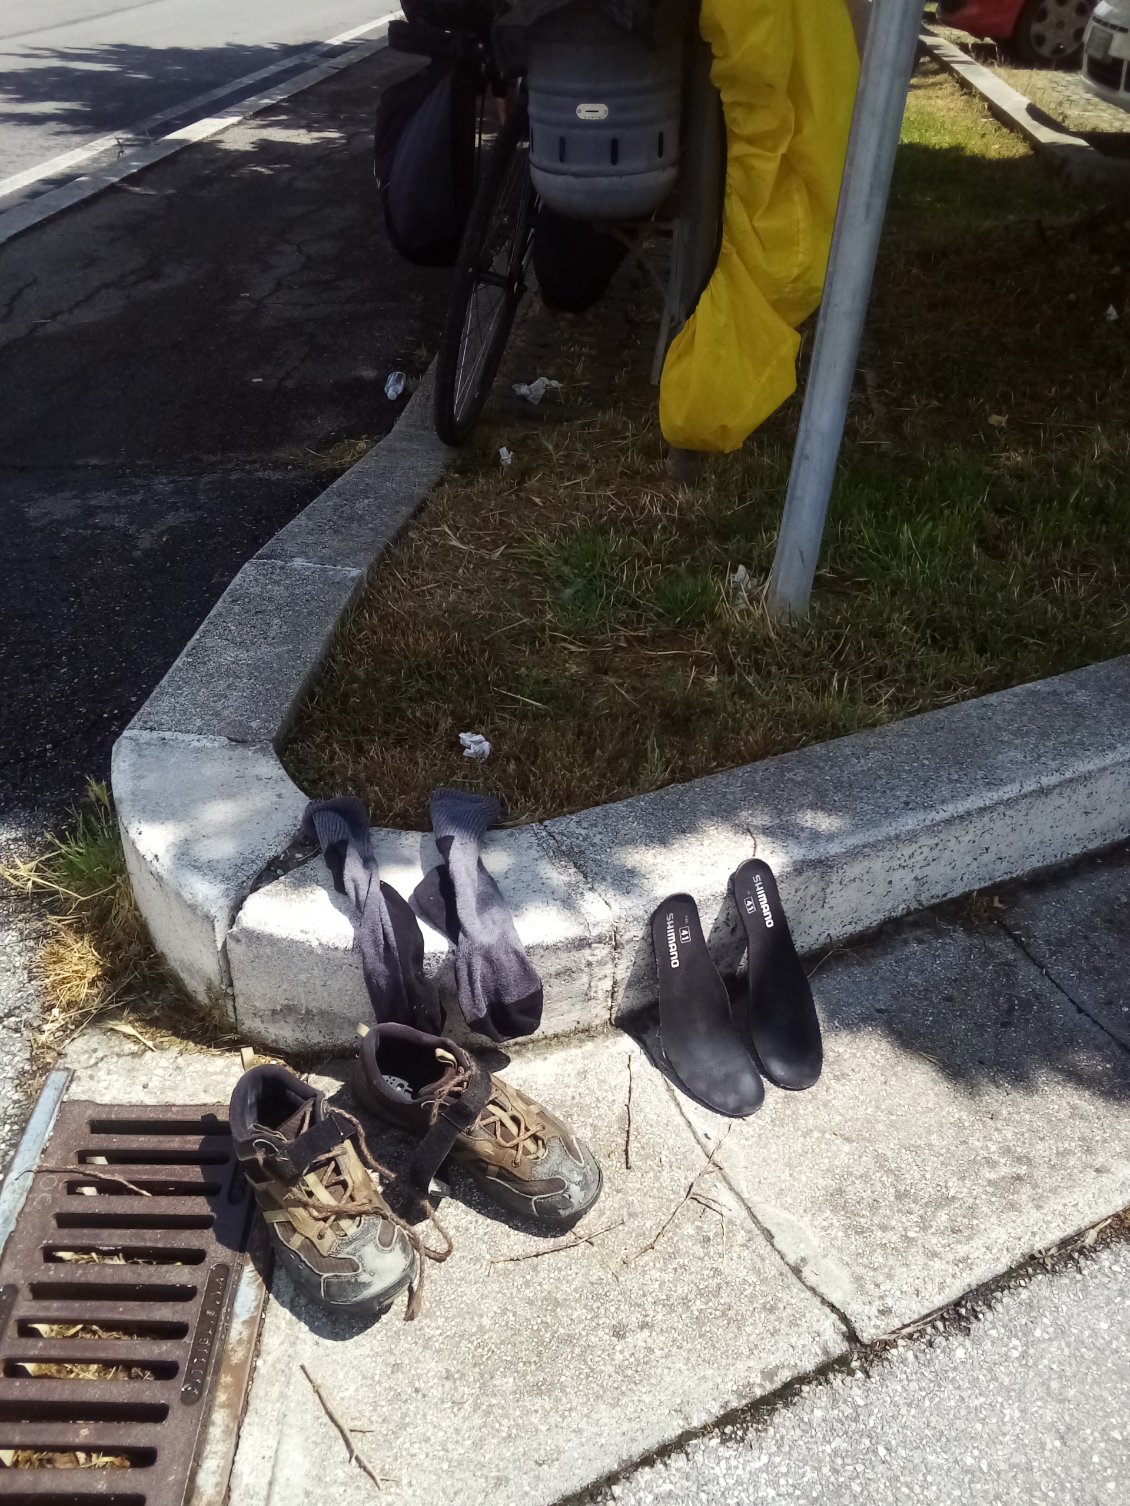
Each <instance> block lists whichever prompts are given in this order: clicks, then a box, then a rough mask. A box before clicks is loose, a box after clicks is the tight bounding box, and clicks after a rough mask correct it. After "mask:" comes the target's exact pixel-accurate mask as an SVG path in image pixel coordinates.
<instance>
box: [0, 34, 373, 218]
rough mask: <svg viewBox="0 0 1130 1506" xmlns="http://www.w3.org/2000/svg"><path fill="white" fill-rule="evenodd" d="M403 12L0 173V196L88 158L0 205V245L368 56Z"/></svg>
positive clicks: (16, 191) (18, 189)
mask: <svg viewBox="0 0 1130 1506" xmlns="http://www.w3.org/2000/svg"><path fill="white" fill-rule="evenodd" d="M401 14H402V12H400V11H392V12H390V13H389V14H388V15H387V16H383V17H382V18H381V20H379V21H369V22H366V24H365V25H364V26H355V27H353V29H352V30H350V31H344V32H342V33H341V34H340V35H339V36H336V37H331V38H330V39H329V41H327V42H320V43H319V44H318V46H317V47H312V48H310V49H309V50H308V51H306V52H299V53H292V54H291V56H290V57H288V58H285V59H281V60H280V61H279V62H277V63H272V64H270V65H269V66H268V67H266V68H260V69H259V70H258V71H257V72H255V73H248V74H246V75H245V76H244V77H243V78H240V79H233V80H232V82H231V83H229V84H225V85H223V86H222V87H220V88H216V89H211V90H209V91H208V92H207V93H206V94H198V95H196V96H194V97H193V98H192V99H188V100H184V101H182V102H181V103H180V104H179V105H177V106H176V107H175V108H173V109H170V110H166V111H165V112H164V113H163V114H161V115H153V116H150V117H149V118H148V119H147V120H143V121H140V122H138V123H137V124H136V125H133V126H130V127H129V128H128V129H124V130H122V131H119V132H118V133H116V134H115V135H111V136H100V137H99V138H98V139H97V140H96V141H91V142H88V143H87V145H86V146H84V147H78V148H76V150H75V151H73V152H64V153H62V155H60V156H58V157H52V158H51V159H50V160H49V161H47V162H43V163H40V164H38V165H37V166H36V167H33V168H28V169H27V170H26V171H24V172H22V173H16V174H15V175H14V176H13V177H10V178H4V179H0V198H2V197H5V196H6V195H9V194H13V193H18V192H20V190H21V189H24V188H29V187H31V186H33V185H34V184H35V183H37V182H41V181H43V180H44V179H46V178H52V177H55V176H57V175H58V174H59V173H60V172H65V171H66V170H67V169H68V168H70V167H77V166H79V165H80V164H82V163H84V162H86V163H89V164H90V167H89V168H88V170H87V171H86V172H84V173H83V174H82V175H81V176H79V177H76V178H73V179H72V180H71V181H70V182H69V183H64V184H61V185H60V186H59V187H58V188H54V189H48V190H47V191H46V192H45V193H42V194H39V195H38V196H37V197H34V198H31V199H28V200H25V201H23V202H21V203H19V204H16V205H13V207H12V208H11V209H8V210H5V211H3V212H2V213H0V245H3V244H4V242H5V241H9V240H11V239H12V237H13V236H16V235H19V234H21V233H22V232H23V231H25V230H30V229H31V228H32V227H33V226H34V225H38V224H41V223H42V222H43V221H44V220H47V219H50V218H52V217H53V216H54V215H56V214H60V213H61V212H62V211H63V210H64V209H69V208H71V206H72V205H74V204H79V203H81V202H82V201H83V200H84V199H89V198H92V197H93V196H94V195H95V194H97V193H101V192H102V190H103V189H105V188H109V187H111V186H112V185H113V184H115V183H120V182H122V180H123V179H125V178H128V177H131V176H132V175H133V174H134V173H136V172H140V171H141V169H142V168H145V167H149V166H151V165H152V164H153V163H154V162H159V161H161V159H162V158H164V157H169V156H171V155H172V154H173V153H174V152H178V151H181V150H182V149H183V148H184V147H186V146H191V145H192V144H193V143H194V142H197V141H205V140H207V139H208V138H209V137H210V136H216V135H218V134H219V133H220V132H221V131H225V130H227V128H228V127H229V126H233V125H236V124H238V122H239V121H241V120H246V119H247V117H248V116H249V115H255V114H257V113H258V112H259V111H260V110H265V109H267V108H269V106H271V105H273V104H277V103H278V102H279V101H280V100H284V99H288V98H289V97H290V96H291V95H292V94H298V93H301V91H302V90H303V89H309V88H310V87H311V86H312V85H314V84H316V83H319V82H321V80H322V79H324V78H329V77H330V76H331V75H332V74H334V73H338V72H340V71H341V70H342V69H343V68H347V67H350V66H351V65H352V64H354V63H359V62H361V61H362V60H363V59H364V58H367V57H371V56H372V54H373V53H374V52H379V51H380V50H381V48H383V47H385V46H386V45H387V40H388V25H389V22H390V21H394V20H398V19H399V18H400V16H401ZM363 38H369V40H367V41H366V40H363ZM343 46H348V48H349V50H348V51H347V52H345V53H343V54H342V55H341V56H339V57H335V58H331V59H328V60H327V61H326V62H323V63H320V64H317V65H316V66H315V67H313V68H309V69H307V70H305V71H304V72H302V73H299V74H297V75H296V76H294V77H293V78H288V79H287V80H286V81H285V82H284V83H281V84H276V85H275V86H274V88H271V89H267V90H265V91H263V92H262V93H259V94H255V95H252V96H250V97H249V98H246V97H245V98H243V99H240V100H237V101H236V102H235V103H233V104H231V105H228V106H227V107H226V108H225V109H223V110H220V111H219V112H218V113H216V114H215V115H208V116H205V117H204V118H203V119H201V120H194V121H193V122H192V123H191V124H190V125H186V126H181V127H180V129H179V130H176V131H170V132H168V133H167V134H166V135H164V136H158V137H157V138H156V139H145V140H143V139H142V138H152V132H153V131H154V130H155V129H156V128H158V127H159V126H161V125H163V124H166V123H167V122H168V121H170V120H176V119H177V118H179V117H180V116H182V115H184V114H185V113H186V111H189V110H193V109H199V108H200V107H201V106H202V105H206V104H210V103H211V102H212V101H213V100H216V99H223V98H224V97H225V96H227V95H229V94H232V93H234V92H235V91H236V90H238V89H240V88H244V87H246V86H247V85H249V84H254V83H260V82H262V81H263V80H264V79H266V78H270V77H272V76H273V75H274V74H276V73H282V72H284V71H287V70H290V69H293V68H295V67H296V66H301V64H302V63H303V62H312V61H313V60H314V59H315V58H319V57H323V56H324V55H325V54H326V53H327V52H330V51H332V50H333V49H335V48H338V47H343ZM131 138H136V139H137V144H136V145H129V144H128V143H129V142H130V139H131Z"/></svg>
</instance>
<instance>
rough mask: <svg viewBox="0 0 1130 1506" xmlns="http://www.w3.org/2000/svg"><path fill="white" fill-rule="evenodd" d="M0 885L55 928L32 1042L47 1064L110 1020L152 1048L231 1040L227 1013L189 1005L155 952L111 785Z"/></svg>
mask: <svg viewBox="0 0 1130 1506" xmlns="http://www.w3.org/2000/svg"><path fill="white" fill-rule="evenodd" d="M0 878H2V879H4V880H5V881H6V882H7V883H9V884H11V885H12V886H13V887H14V888H16V889H19V890H20V891H21V892H22V893H24V894H25V895H26V896H28V897H29V898H32V899H34V900H36V901H38V902H39V905H40V907H41V913H42V916H43V921H44V925H45V934H44V937H43V941H42V945H41V946H40V948H39V950H38V953H37V957H36V963H35V968H36V982H37V984H38V985H39V988H40V992H41V994H42V998H43V1011H42V1017H41V1019H40V1021H39V1024H38V1026H37V1028H36V1031H35V1034H34V1037H33V1039H32V1047H33V1051H34V1053H35V1056H36V1058H37V1060H38V1061H39V1062H40V1063H44V1062H47V1061H50V1060H53V1059H54V1058H55V1057H56V1056H57V1055H58V1053H59V1052H60V1051H61V1050H62V1048H63V1047H64V1046H65V1045H66V1043H67V1042H68V1041H69V1040H70V1039H71V1038H72V1037H73V1036H74V1035H77V1033H78V1032H79V1031H80V1030H81V1029H82V1028H83V1027H84V1026H85V1025H88V1024H90V1023H91V1021H93V1020H96V1019H99V1018H103V1017H105V1018H107V1019H108V1020H109V1021H110V1023H112V1024H114V1025H116V1027H117V1028H118V1029H120V1030H122V1031H123V1033H126V1034H128V1035H131V1036H133V1037H135V1038H137V1039H139V1040H140V1041H142V1042H143V1043H144V1044H148V1045H152V1046H156V1045H158V1044H160V1043H161V1042H162V1041H165V1040H172V1039H177V1040H180V1039H182V1038H184V1037H186V1036H187V1037H190V1038H192V1039H194V1040H195V1041H196V1042H198V1043H200V1044H219V1043H220V1042H221V1041H222V1040H225V1039H228V1038H229V1037H227V1036H226V1035H225V1032H224V1030H223V1027H222V1026H221V1025H220V1024H219V1022H218V1021H219V1016H218V1012H217V1011H212V1010H209V1009H206V1008H203V1007H202V1006H200V1005H199V1004H197V1003H196V1002H195V1001H194V1000H191V999H189V998H188V997H187V996H186V995H185V994H184V993H183V992H182V991H181V990H180V989H179V987H178V986H177V985H176V983H175V982H174V981H173V979H172V978H171V976H170V975H169V973H168V971H167V969H166V968H165V966H164V964H163V963H162V961H161V959H160V957H158V955H157V953H156V952H155V951H154V949H153V944H152V942H151V941H150V939H149V933H148V931H147V930H146V927H145V922H144V920H143V919H142V917H141V912H140V911H139V910H138V908H137V905H136V903H135V902H134V898H133V890H132V889H131V887H130V881H129V875H128V874H127V872H126V864H125V854H124V852H123V850H122V839H121V833H120V832H119V830H118V822H117V818H116V816H115V814H114V808H113V802H112V801H111V798H110V792H109V790H108V789H107V787H106V785H105V784H100V783H98V782H97V781H95V780H91V781H90V782H89V783H88V785H87V790H86V796H85V799H84V800H83V801H82V802H81V803H80V804H79V805H78V806H77V807H76V808H75V809H74V810H73V811H72V813H71V816H70V819H69V820H68V821H67V822H66V823H65V825H64V827H63V828H62V830H61V831H59V832H56V833H47V834H46V835H45V836H44V838H43V843H42V848H41V851H40V852H39V854H38V855H37V856H35V857H33V858H31V859H27V860H24V861H21V862H17V863H15V864H13V865H12V866H11V867H10V868H0Z"/></svg>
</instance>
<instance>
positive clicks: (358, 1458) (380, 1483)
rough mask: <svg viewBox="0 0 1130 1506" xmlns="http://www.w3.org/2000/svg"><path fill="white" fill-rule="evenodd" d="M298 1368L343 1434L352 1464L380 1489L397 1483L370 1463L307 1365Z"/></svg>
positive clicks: (326, 1412)
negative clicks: (383, 1475) (382, 1476)
mask: <svg viewBox="0 0 1130 1506" xmlns="http://www.w3.org/2000/svg"><path fill="white" fill-rule="evenodd" d="M298 1368H299V1369H300V1370H301V1371H302V1374H303V1375H304V1376H305V1377H306V1379H307V1380H308V1381H309V1382H310V1387H311V1389H312V1390H313V1392H314V1395H315V1396H316V1397H317V1398H318V1400H319V1401H320V1402H321V1404H322V1410H323V1412H325V1414H326V1416H327V1417H328V1418H329V1420H330V1421H331V1422H332V1423H333V1425H334V1427H335V1428H337V1430H338V1432H339V1433H340V1434H341V1437H342V1441H343V1442H344V1444H345V1446H346V1448H347V1449H348V1450H349V1462H350V1464H356V1465H357V1468H358V1469H360V1470H361V1471H362V1473H364V1474H366V1475H368V1477H369V1479H370V1480H372V1482H373V1484H374V1485H375V1486H376V1487H377V1489H378V1490H383V1489H384V1487H385V1486H386V1485H395V1484H396V1481H395V1480H394V1479H393V1478H392V1477H391V1476H389V1475H386V1476H385V1477H384V1478H383V1479H382V1478H381V1476H380V1475H378V1474H377V1472H376V1470H375V1469H374V1468H373V1466H372V1465H371V1464H370V1463H369V1461H368V1460H367V1459H366V1458H365V1455H364V1454H363V1453H362V1452H361V1450H360V1449H359V1448H358V1447H357V1445H356V1443H355V1442H354V1441H353V1434H352V1432H351V1431H350V1430H349V1428H347V1427H346V1425H345V1423H344V1422H342V1420H341V1418H340V1417H339V1416H338V1415H337V1413H336V1412H335V1411H334V1408H333V1403H332V1402H331V1401H330V1399H329V1397H328V1396H327V1395H326V1393H325V1391H323V1390H322V1388H321V1386H320V1385H319V1384H318V1382H317V1381H316V1380H315V1379H314V1377H313V1376H312V1375H311V1374H310V1372H309V1370H307V1368H306V1366H305V1365H301V1364H300V1365H299V1367H298Z"/></svg>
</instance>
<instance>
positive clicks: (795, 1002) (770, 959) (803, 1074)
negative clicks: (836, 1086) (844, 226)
mask: <svg viewBox="0 0 1130 1506" xmlns="http://www.w3.org/2000/svg"><path fill="white" fill-rule="evenodd" d="M730 888H731V889H732V890H733V894H734V902H735V903H736V905H737V907H738V915H739V916H740V917H741V921H742V924H743V926H744V927H745V933H746V941H747V942H748V945H749V1033H750V1038H751V1040H752V1042H753V1050H754V1054H755V1056H756V1058H757V1063H758V1066H759V1067H760V1068H761V1070H762V1071H763V1072H764V1073H765V1075H766V1077H768V1078H769V1080H770V1082H773V1083H776V1085H777V1086H778V1087H779V1088H810V1087H811V1086H812V1084H813V1083H814V1082H815V1081H816V1079H817V1078H818V1077H819V1076H820V1069H821V1067H822V1066H823V1063H824V1047H823V1043H822V1041H821V1039H820V1021H819V1019H818V1018H817V1016H816V1006H815V1004H814V1003H813V1002H812V990H811V988H810V987H809V986H808V979H807V977H806V976H805V972H804V967H803V965H802V964H801V960H800V958H799V957H798V956H797V951H796V947H795V946H794V945H793V938H792V936H791V935H790V933H789V923H788V920H787V919H786V918H785V911H784V907H783V906H782V904H781V896H780V894H779V893H778V892H777V881H776V879H775V878H774V877H773V870H772V869H771V868H770V867H769V864H768V863H763V862H761V861H760V859H758V858H751V859H750V860H749V862H747V863H743V864H742V865H741V867H740V868H739V869H738V870H737V872H736V873H735V874H734V875H733V877H732V878H731V879H730Z"/></svg>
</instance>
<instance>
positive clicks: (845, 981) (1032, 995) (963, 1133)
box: [649, 918, 1130, 1341]
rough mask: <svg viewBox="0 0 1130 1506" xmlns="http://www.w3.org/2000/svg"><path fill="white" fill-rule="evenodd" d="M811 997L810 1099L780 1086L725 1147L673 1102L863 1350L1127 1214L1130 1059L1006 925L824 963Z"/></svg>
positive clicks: (898, 930) (916, 930)
mask: <svg viewBox="0 0 1130 1506" xmlns="http://www.w3.org/2000/svg"><path fill="white" fill-rule="evenodd" d="M813 992H814V994H815V996H816V1002H817V1008H818V1009H819V1011H820V1015H821V1020H822V1022H823V1028H824V1039H825V1066H824V1073H823V1076H822V1078H821V1080H820V1082H819V1083H818V1084H817V1085H816V1086H815V1087H814V1088H812V1089H810V1090H809V1091H807V1092H805V1093H782V1092H780V1091H778V1090H776V1089H774V1088H772V1087H769V1088H768V1089H767V1096H766V1102H765V1106H764V1107H763V1109H762V1110H761V1111H760V1112H759V1113H758V1114H757V1115H755V1116H754V1117H753V1118H752V1119H750V1120H746V1121H742V1122H738V1123H736V1124H735V1125H734V1126H733V1128H732V1129H730V1131H729V1133H728V1134H727V1129H728V1121H726V1120H722V1119H720V1118H719V1117H718V1116H717V1115H714V1114H711V1113H710V1112H709V1111H707V1110H705V1109H703V1108H701V1107H699V1106H698V1105H697V1104H695V1103H692V1102H691V1100H689V1099H688V1098H686V1097H685V1096H684V1095H683V1094H681V1093H679V1094H676V1093H675V1090H674V1089H673V1088H672V1089H670V1091H671V1093H672V1097H673V1099H675V1100H677V1102H678V1104H679V1107H680V1109H681V1110H682V1111H683V1113H684V1114H685V1115H686V1117H687V1119H688V1121H689V1122H690V1123H691V1124H692V1125H693V1126H694V1128H695V1130H696V1132H697V1134H698V1136H699V1138H700V1141H701V1143H702V1145H703V1146H704V1148H706V1149H708V1150H714V1149H717V1159H718V1162H719V1164H720V1165H721V1166H722V1167H723V1169H724V1170H725V1172H726V1175H727V1177H728V1178H729V1179H730V1180H731V1182H732V1184H733V1186H734V1187H735V1189H736V1190H737V1191H738V1193H739V1194H740V1195H741V1197H742V1199H743V1201H744V1203H745V1205H746V1207H747V1208H748V1209H749V1210H750V1211H751V1213H752V1214H753V1216H754V1218H755V1219H756V1220H757V1222H758V1224H759V1225H760V1226H761V1227H762V1228H763V1229H764V1230H765V1231H766V1233H767V1235H768V1236H769V1237H770V1239H771V1240H772V1241H773V1243H774V1244H775V1246H776V1247H777V1249H778V1250H779V1251H780V1252H781V1254H782V1255H783V1256H784V1257H785V1259H787V1260H788V1262H789V1264H790V1265H791V1266H792V1267H793V1269H794V1270H796V1271H797V1273H798V1274H799V1275H800V1276H801V1277H802V1278H803V1279H804V1280H805V1282H806V1283H808V1284H809V1285H810V1286H811V1287H812V1289H813V1290H814V1291H817V1292H819V1293H820V1294H821V1295H822V1296H823V1297H824V1298H825V1299H826V1300H827V1301H828V1302H830V1303H832V1304H833V1306H834V1307H835V1308H836V1309H837V1311H839V1312H841V1313H842V1314H843V1315H844V1317H845V1318H846V1320H847V1321H848V1322H849V1323H850V1324H851V1326H852V1328H853V1330H854V1331H855V1333H856V1334H857V1335H858V1336H859V1337H860V1338H861V1339H863V1340H865V1341H868V1340H872V1339H876V1338H879V1337H881V1336H882V1335H884V1334H887V1333H890V1332H891V1331H892V1330H894V1329H896V1328H898V1327H900V1326H901V1325H903V1324H906V1323H909V1322H911V1321H912V1320H914V1319H916V1318H919V1317H921V1316H922V1315H923V1314H924V1313H928V1312H931V1311H933V1310H934V1309H935V1308H938V1307H941V1306H943V1305H944V1304H946V1303H948V1302H951V1301H953V1300H954V1299H955V1298H957V1297H959V1296H960V1295H961V1294H962V1293H964V1292H966V1291H968V1290H970V1289H971V1288H972V1287H975V1286H977V1285H979V1284H980V1283H981V1282H984V1281H987V1280H989V1279H990V1278H991V1277H993V1276H996V1275H997V1274H998V1273H999V1272H1001V1271H1003V1270H1007V1269H1008V1268H1010V1267H1011V1266H1013V1265H1015V1264H1017V1263H1018V1262H1019V1261H1020V1260H1022V1259H1023V1258H1024V1257H1025V1256H1027V1255H1028V1254H1030V1253H1031V1252H1033V1251H1035V1250H1038V1249H1042V1248H1044V1247H1046V1246H1048V1245H1050V1244H1053V1243H1055V1242H1056V1241H1057V1240H1059V1239H1062V1238H1064V1237H1066V1236H1067V1235H1069V1234H1072V1233H1074V1232H1075V1231H1076V1230H1078V1229H1081V1228H1084V1227H1085V1226H1087V1225H1089V1224H1091V1223H1095V1222H1097V1221H1098V1220H1099V1219H1101V1218H1104V1217H1106V1216H1107V1215H1109V1214H1111V1213H1113V1212H1115V1211H1117V1210H1119V1209H1121V1208H1123V1207H1125V1206H1126V1205H1127V1204H1128V1203H1130V1053H1127V1052H1126V1051H1125V1050H1123V1049H1122V1047H1120V1046H1119V1045H1118V1044H1117V1043H1116V1042H1115V1041H1113V1040H1112V1039H1111V1038H1110V1036H1108V1035H1107V1034H1106V1033H1105V1032H1103V1031H1102V1030H1100V1029H1099V1028H1098V1027H1097V1026H1096V1025H1095V1024H1094V1023H1093V1022H1092V1021H1091V1020H1090V1019H1089V1018H1088V1017H1087V1016H1086V1015H1084V1014H1083V1013H1082V1012H1081V1011H1080V1010H1078V1009H1077V1008H1076V1007H1075V1006H1074V1005H1073V1004H1072V1003H1071V1002H1070V1001H1069V1000H1068V999H1067V998H1066V997H1065V996H1064V994H1063V992H1062V991H1061V990H1060V989H1059V988H1057V987H1056V986H1055V985H1054V984H1053V983H1052V982H1050V981H1049V980H1048V979H1047V978H1045V977H1044V976H1043V975H1042V974H1041V972H1040V971H1039V969H1038V968H1037V967H1035V966H1034V964H1033V963H1032V962H1031V961H1030V960H1029V959H1028V957H1026V956H1025V955H1024V953H1023V952H1022V951H1021V950H1020V948H1019V947H1018V946H1016V944H1015V943H1014V942H1013V941H1012V939H1011V938H1010V937H1009V936H1008V935H1007V934H1006V933H1004V932H1003V931H1002V930H1001V929H1000V928H999V927H996V926H987V927H985V928H983V929H963V928H959V927H958V926H955V925H952V924H949V923H946V922H944V921H941V920H939V919H936V918H934V919H928V920H920V921H914V922H910V923H905V924H903V925H901V926H899V927H895V928H892V929H891V930H890V931H889V932H887V933H885V934H884V935H882V936H881V937H880V938H878V939H877V940H874V941H871V942H867V943H862V944H860V945H858V946H857V947H855V948H853V949H851V950H850V951H848V952H846V953H844V954H841V955H836V956H833V957H832V958H831V959H830V960H829V961H828V962H827V963H826V964H825V965H824V966H823V967H821V968H820V969H819V970H818V971H817V973H816V975H815V977H814V978H813ZM649 1045H650V1047H651V1049H652V1050H656V1049H657V1046H656V1042H655V1040H654V1038H652V1039H650V1040H649ZM723 1137H725V1138H724V1141H723ZM720 1141H722V1142H723V1143H720Z"/></svg>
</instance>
